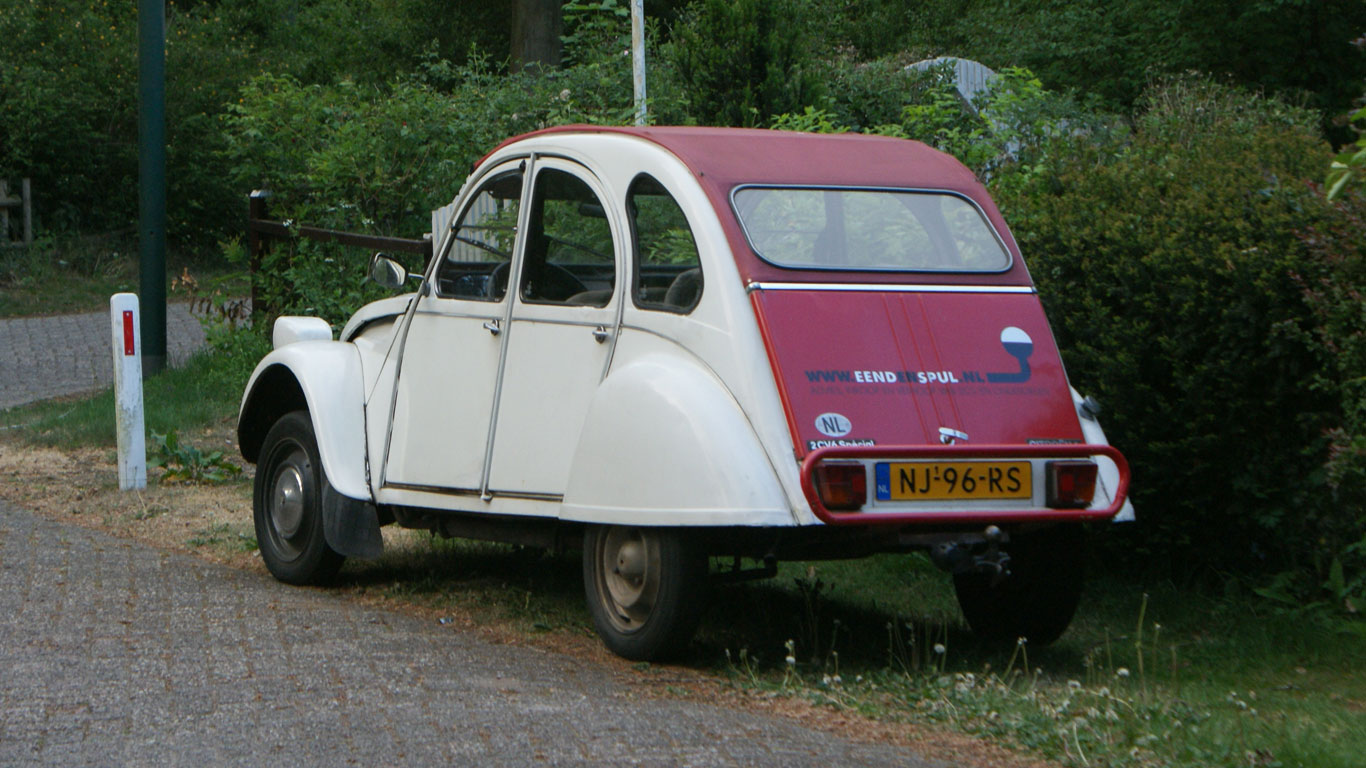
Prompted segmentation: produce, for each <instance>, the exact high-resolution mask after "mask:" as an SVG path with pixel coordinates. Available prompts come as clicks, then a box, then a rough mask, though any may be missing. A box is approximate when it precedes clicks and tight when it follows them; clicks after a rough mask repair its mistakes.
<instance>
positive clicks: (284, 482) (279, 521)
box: [271, 466, 304, 539]
mask: <svg viewBox="0 0 1366 768" xmlns="http://www.w3.org/2000/svg"><path fill="white" fill-rule="evenodd" d="M271 511H272V517H273V518H274V520H275V530H277V531H279V532H280V535H281V536H284V537H285V538H286V539H288V538H290V537H292V536H293V535H294V534H296V533H298V532H299V524H300V523H301V522H303V519H304V479H303V476H302V475H300V474H299V469H298V468H297V467H294V466H285V467H281V468H280V473H279V474H278V475H277V476H276V477H275V498H274V499H273V500H272V505H271Z"/></svg>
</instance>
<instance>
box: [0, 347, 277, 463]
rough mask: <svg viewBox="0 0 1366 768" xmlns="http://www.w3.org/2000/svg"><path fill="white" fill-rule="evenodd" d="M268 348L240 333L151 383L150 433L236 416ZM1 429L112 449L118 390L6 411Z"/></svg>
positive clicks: (32, 439) (147, 384)
mask: <svg viewBox="0 0 1366 768" xmlns="http://www.w3.org/2000/svg"><path fill="white" fill-rule="evenodd" d="M268 347H269V342H267V341H265V340H264V339H261V338H259V337H257V336H255V335H254V334H251V333H234V334H231V335H230V336H228V337H225V338H224V339H222V340H220V341H219V346H218V348H216V349H213V350H208V351H203V352H200V353H197V354H195V355H193V356H192V357H191V358H190V360H189V362H187V363H186V365H185V366H183V367H181V368H172V369H168V370H166V371H163V372H162V373H160V374H158V375H156V376H153V377H150V378H148V379H146V380H145V381H144V383H143V401H144V403H145V407H146V414H145V419H146V426H147V430H148V432H149V433H151V432H157V433H161V434H166V433H168V432H171V431H178V432H180V433H181V434H190V433H191V432H193V431H194V430H196V429H200V428H203V427H207V426H209V425H211V424H217V423H221V422H223V421H225V420H230V419H232V418H234V417H235V416H236V414H237V407H238V404H239V403H240V402H241V398H242V390H243V388H244V387H245V385H246V381H247V377H248V376H250V375H251V370H252V368H253V367H254V366H255V364H256V362H257V361H258V360H260V358H261V357H262V356H263V355H264V354H265V352H266V350H267V349H268ZM0 430H3V431H5V432H10V433H12V434H14V435H16V436H17V437H20V438H21V439H24V440H26V441H27V442H29V443H32V444H35V445H43V446H49V447H55V448H75V447H82V446H98V445H112V444H113V442H114V435H115V431H114V394H113V390H112V389H107V390H104V391H102V392H100V393H97V394H95V395H93V396H79V397H73V398H62V399H58V400H48V401H43V402H39V403H34V404H32V405H27V406H21V407H19V408H13V409H9V410H6V411H2V412H0ZM150 444H151V441H150V440H149V445H150Z"/></svg>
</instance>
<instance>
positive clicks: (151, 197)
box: [138, 0, 166, 375]
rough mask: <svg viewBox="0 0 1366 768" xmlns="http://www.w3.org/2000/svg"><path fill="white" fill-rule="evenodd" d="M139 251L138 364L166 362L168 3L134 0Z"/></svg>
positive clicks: (148, 369) (147, 369)
mask: <svg viewBox="0 0 1366 768" xmlns="http://www.w3.org/2000/svg"><path fill="white" fill-rule="evenodd" d="M138 252H139V255H140V258H141V263H140V266H141V279H140V281H139V282H140V287H141V293H142V297H141V301H140V304H141V310H140V313H139V320H140V321H141V323H140V325H141V326H142V327H141V330H142V368H143V372H144V373H145V374H146V375H152V374H155V373H157V372H159V371H161V370H162V369H163V368H165V367H166V4H165V0H138Z"/></svg>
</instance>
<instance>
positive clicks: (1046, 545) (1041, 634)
mask: <svg viewBox="0 0 1366 768" xmlns="http://www.w3.org/2000/svg"><path fill="white" fill-rule="evenodd" d="M1083 533H1084V532H1083V530H1082V528H1081V526H1080V525H1058V526H1054V527H1052V528H1048V529H1046V530H1042V531H1036V532H1031V533H1026V534H1013V535H1012V536H1011V539H1010V542H1009V543H1008V544H1006V545H1005V546H1004V549H1005V551H1006V552H1007V553H1008V554H1009V555H1010V575H1009V576H1007V577H1006V578H1004V579H1002V580H1001V581H1000V582H999V583H997V584H992V581H993V577H992V575H991V574H986V573H967V574H958V575H955V576H954V577H953V586H954V591H955V592H956V593H957V594H958V605H959V607H961V608H962V609H963V616H964V618H966V619H967V620H968V626H970V627H972V631H973V633H974V634H976V635H977V636H978V637H980V638H983V639H985V640H992V641H1009V642H1014V641H1016V640H1017V639H1018V638H1021V637H1023V638H1026V639H1027V640H1028V641H1029V644H1030V645H1035V646H1039V645H1048V644H1049V643H1052V642H1053V641H1054V640H1057V639H1058V638H1059V637H1060V636H1061V635H1062V633H1063V632H1065V631H1066V630H1067V625H1068V624H1070V623H1072V615H1073V614H1075V613H1076V611H1077V603H1078V601H1080V600H1081V588H1082V584H1083V582H1085V580H1086V578H1085V577H1086V575H1085V566H1086V548H1085V542H1084V537H1083Z"/></svg>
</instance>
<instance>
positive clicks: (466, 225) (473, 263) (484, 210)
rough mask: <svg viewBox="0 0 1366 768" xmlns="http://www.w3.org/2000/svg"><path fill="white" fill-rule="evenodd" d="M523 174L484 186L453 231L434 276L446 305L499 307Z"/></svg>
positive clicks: (498, 178)
mask: <svg viewBox="0 0 1366 768" xmlns="http://www.w3.org/2000/svg"><path fill="white" fill-rule="evenodd" d="M521 199H522V172H521V171H520V170H518V171H508V172H507V173H500V174H498V175H497V176H494V177H493V178H491V179H489V180H487V181H485V182H484V184H483V186H481V187H480V188H479V192H478V193H477V194H475V195H474V197H473V198H471V200H470V202H469V205H467V206H466V207H465V211H464V213H463V214H461V216H460V222H459V223H458V224H456V225H455V239H454V242H453V243H452V244H451V250H450V252H449V253H447V254H446V258H445V259H444V260H442V262H441V266H439V267H437V270H436V293H437V295H438V296H443V297H445V298H449V299H471V300H474V301H502V300H503V295H504V294H506V293H507V281H508V268H509V266H510V264H511V262H512V254H513V247H514V244H515V242H516V239H517V211H518V209H519V208H520V207H521Z"/></svg>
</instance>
